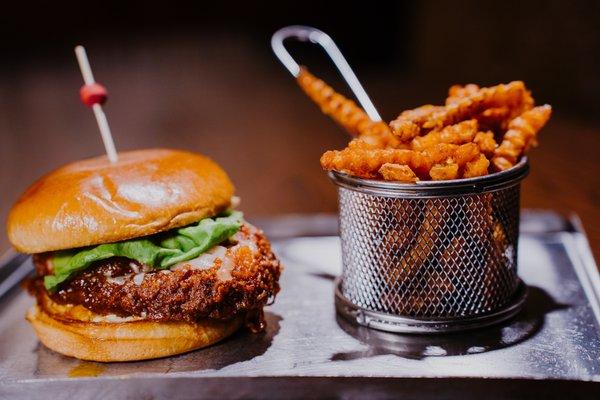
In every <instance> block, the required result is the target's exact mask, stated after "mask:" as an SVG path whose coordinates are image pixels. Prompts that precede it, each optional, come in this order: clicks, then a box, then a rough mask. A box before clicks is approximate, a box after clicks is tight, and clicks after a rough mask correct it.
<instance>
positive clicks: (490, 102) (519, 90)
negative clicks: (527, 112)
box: [421, 81, 531, 129]
mask: <svg viewBox="0 0 600 400" xmlns="http://www.w3.org/2000/svg"><path fill="white" fill-rule="evenodd" d="M530 97H531V96H530V95H529V92H528V91H527V89H526V88H525V84H524V83H523V82H521V81H514V82H510V83H508V84H500V85H496V86H492V87H489V88H481V89H480V90H478V91H476V92H474V93H473V94H469V95H467V96H466V97H464V98H459V99H457V100H456V101H454V102H452V103H450V104H448V105H447V106H445V107H442V108H441V109H440V110H437V111H436V112H434V113H432V114H431V115H430V116H429V118H427V119H426V120H425V121H424V122H423V123H422V125H421V127H422V128H425V129H440V128H443V127H444V126H447V125H453V124H455V123H457V122H459V121H462V120H464V119H467V118H471V117H473V116H475V115H477V114H479V113H481V112H483V111H484V110H486V109H488V108H495V107H503V106H506V107H509V108H511V109H519V110H520V109H521V107H523V106H524V105H525V104H529V102H530V100H529V98H530Z"/></svg>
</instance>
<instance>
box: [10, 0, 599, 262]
mask: <svg viewBox="0 0 600 400" xmlns="http://www.w3.org/2000/svg"><path fill="white" fill-rule="evenodd" d="M599 4H600V3H599V2H597V1H579V2H568V1H543V2H542V1H539V2H524V1H516V0H509V1H501V2H491V1H490V2H482V1H475V0H467V1H447V2H441V1H439V2H438V1H419V2H416V1H415V2H409V1H406V2H389V3H388V2H364V1H363V2H360V3H352V2H339V1H336V2H325V1H320V2H311V1H302V2H287V3H286V2H283V1H280V2H272V3H270V2H239V3H238V2H232V1H230V2H210V3H208V2H198V1H185V2H175V1H170V2H160V3H156V4H155V3H153V2H148V1H144V2H142V1H128V2H123V1H108V0H105V1H103V2H82V1H77V2H68V1H67V2H52V3H47V4H40V5H38V4H31V3H29V2H11V3H10V4H3V6H2V7H3V9H2V13H1V15H0V50H1V53H0V54H2V63H1V65H0V193H1V197H0V224H1V225H2V226H3V225H4V224H5V221H6V213H7V212H8V209H9V208H10V206H11V204H12V203H13V202H14V201H15V200H16V199H17V197H18V196H19V194H20V193H21V192H22V191H23V190H24V189H25V188H26V187H27V186H28V185H29V184H30V183H31V182H32V181H33V180H34V179H36V178H37V177H39V176H40V175H41V174H44V173H46V172H48V171H50V170H51V169H53V168H55V167H57V166H59V165H61V164H63V163H66V162H69V161H72V160H74V159H79V158H83V157H89V156H94V155H99V154H102V153H103V147H102V144H101V141H100V137H99V135H98V132H97V127H96V122H95V120H94V118H93V115H92V113H91V112H90V111H89V110H88V109H86V108H85V107H84V106H83V105H81V103H80V102H79V98H78V93H77V92H78V89H79V87H80V86H81V84H82V78H81V76H80V73H79V70H78V67H77V64H76V61H75V57H74V54H73V47H74V46H75V45H76V44H84V45H85V46H86V47H87V49H88V54H89V56H90V59H91V64H92V68H93V70H94V74H95V76H96V79H97V80H98V81H99V82H101V83H103V84H104V85H105V86H107V87H108V89H109V93H110V100H109V102H108V104H107V106H106V113H107V115H108V118H109V121H110V123H111V126H112V130H113V135H114V138H115V142H116V145H117V147H118V149H120V150H128V149H135V148H143V147H159V146H160V147H162V146H166V147H177V148H184V149H189V150H192V151H197V152H202V153H205V154H207V155H209V156H211V157H213V158H214V159H216V160H217V161H218V162H219V163H221V164H222V165H223V166H224V167H225V168H226V169H227V170H228V172H229V173H230V175H231V177H232V179H233V181H234V182H235V184H236V186H237V191H238V194H239V195H240V196H241V197H242V201H243V209H244V210H245V211H246V213H247V214H249V215H250V216H264V215H274V214H284V213H311V212H335V210H336V207H337V200H336V192H335V188H334V186H333V185H332V184H331V183H330V182H329V181H328V179H327V177H326V175H325V174H324V173H323V172H322V171H321V170H320V167H319V162H318V160H319V156H320V155H321V153H322V152H323V151H324V150H326V149H332V148H341V147H343V146H344V144H345V142H346V141H347V137H346V135H345V133H344V132H343V131H342V130H341V129H339V128H338V127H337V126H336V125H335V124H334V123H333V122H331V121H330V120H329V119H328V118H327V117H325V116H323V115H322V114H321V113H320V112H319V110H318V109H317V108H316V107H315V106H314V105H313V104H312V103H311V102H310V101H309V100H308V99H307V98H306V97H305V96H304V95H303V94H302V92H301V91H300V90H299V89H298V88H297V87H296V85H295V83H294V81H293V79H292V78H291V77H290V76H289V75H288V73H287V71H286V70H284V69H283V67H282V66H281V65H280V64H279V62H278V61H277V60H276V59H275V57H274V56H273V54H272V53H271V49H270V46H269V40H270V36H271V34H272V33H273V32H274V31H275V30H276V29H278V28H280V27H283V26H285V25H289V24H306V25H313V26H316V27H318V28H320V29H322V30H324V31H326V32H328V33H329V34H330V35H331V36H332V37H333V38H334V40H336V42H337V44H338V45H339V46H340V48H341V49H342V51H343V52H344V53H345V55H346V57H347V59H348V60H349V62H350V63H351V65H353V67H354V68H355V72H356V73H357V75H358V76H359V78H360V79H361V81H362V82H363V84H364V86H365V88H366V89H367V91H368V92H369V93H370V95H371V97H372V98H373V100H374V102H375V104H376V105H377V106H378V108H379V110H380V112H381V113H382V115H383V116H384V118H385V119H386V120H390V119H392V118H394V117H395V116H396V114H397V113H398V112H399V111H401V110H403V109H405V108H413V107H416V106H419V105H421V104H423V103H441V102H443V99H444V98H445V95H446V90H447V88H448V87H449V86H450V85H451V84H454V83H468V82H474V83H479V84H483V85H488V84H489V85H491V84H496V83H499V82H507V81H510V80H515V79H522V80H524V81H525V82H526V83H527V84H528V86H529V87H530V88H531V89H532V91H533V94H534V96H535V98H536V99H537V101H538V103H550V104H552V105H553V106H554V109H555V114H554V116H553V119H552V120H551V122H550V124H549V125H548V126H547V127H546V128H545V129H544V130H543V132H542V133H541V137H540V142H541V146H540V148H539V149H537V150H535V152H533V153H532V155H531V162H532V173H531V175H530V177H529V178H528V179H527V180H526V183H525V184H524V191H523V205H524V206H525V207H533V208H550V209H556V210H559V211H561V212H564V213H568V212H570V211H576V212H577V213H579V214H580V215H581V216H582V218H583V222H584V225H585V227H586V229H587V230H588V232H589V234H590V236H591V239H592V246H593V247H594V250H595V254H596V257H598V256H599V255H600V252H599V250H600V248H599V247H598V244H600V226H598V223H599V222H600V212H599V207H598V205H597V204H598V200H599V198H600V196H599V194H600V193H599V187H600V186H599V183H600V178H599V173H600V167H599V163H598V152H599V150H600V146H599V144H600V139H599V137H600V136H599V134H600V101H599V100H598V96H599V93H600V68H599V62H600V59H599V58H600V30H599V29H600V28H599V21H600V6H599ZM290 48H291V49H292V51H293V52H294V54H295V55H296V56H297V58H298V59H299V60H301V61H302V62H303V63H306V64H307V65H309V66H310V67H311V70H313V72H315V73H317V74H318V75H319V76H321V77H323V78H325V79H326V80H328V81H329V82H330V83H331V84H333V85H334V86H335V87H336V88H337V89H339V90H340V91H342V92H344V93H348V91H347V90H346V88H345V86H344V85H343V83H342V82H341V81H340V79H339V78H338V76H337V74H336V71H335V70H334V68H333V66H332V65H331V64H330V63H329V62H328V60H327V59H326V57H325V56H324V55H323V54H322V53H321V51H320V49H318V48H316V47H315V46H311V45H307V44H302V45H294V46H290ZM7 247H8V242H7V240H6V235H5V234H4V233H3V234H1V235H0V250H1V249H4V248H7Z"/></svg>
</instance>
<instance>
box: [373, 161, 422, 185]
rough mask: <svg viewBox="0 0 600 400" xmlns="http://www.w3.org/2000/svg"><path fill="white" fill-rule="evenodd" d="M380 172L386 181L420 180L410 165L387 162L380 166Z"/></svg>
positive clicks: (411, 181) (410, 181)
mask: <svg viewBox="0 0 600 400" xmlns="http://www.w3.org/2000/svg"><path fill="white" fill-rule="evenodd" d="M379 173H380V174H381V176H382V177H383V179H385V180H386V181H396V182H406V183H414V182H416V181H418V180H419V178H417V175H416V174H415V172H414V171H413V170H412V169H411V168H410V167H409V166H408V165H402V164H391V163H386V164H383V165H382V166H381V168H379Z"/></svg>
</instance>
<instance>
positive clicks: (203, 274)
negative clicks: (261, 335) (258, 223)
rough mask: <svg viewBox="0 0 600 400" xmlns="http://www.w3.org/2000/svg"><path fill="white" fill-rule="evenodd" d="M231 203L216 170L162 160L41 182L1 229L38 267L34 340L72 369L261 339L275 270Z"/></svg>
mask: <svg viewBox="0 0 600 400" xmlns="http://www.w3.org/2000/svg"><path fill="white" fill-rule="evenodd" d="M233 195H234V188H233V185H232V183H231V181H230V180H229V177H228V176H227V174H226V173H225V172H224V171H223V170H222V169H221V168H220V167H219V166H218V165H217V164H216V163H215V162H213V161H211V160H210V159H208V158H206V157H204V156H201V155H198V154H193V153H189V152H185V151H177V150H167V149H152V150H139V151H131V152H123V153H120V154H119V160H118V161H117V162H116V163H110V162H108V160H107V158H106V157H97V158H92V159H87V160H83V161H78V162H74V163H71V164H68V165H65V166H63V167H61V168H59V169H57V170H55V171H53V172H51V173H49V174H48V175H46V176H44V177H42V178H41V179H39V180H38V181H37V182H35V183H34V184H33V185H32V186H31V187H30V188H29V189H27V190H26V191H25V193H23V195H22V196H21V198H20V199H19V200H18V201H17V202H16V204H15V205H14V206H13V208H12V209H11V211H10V213H9V216H8V223H7V230H8V236H9V240H10V242H11V243H12V245H13V246H14V247H15V249H16V250H18V251H20V252H23V253H29V254H32V255H33V257H32V259H33V263H34V266H35V276H34V277H32V278H31V279H29V280H28V281H27V282H26V284H25V287H26V288H27V290H28V291H29V293H31V294H32V295H33V296H34V297H35V299H36V304H35V305H34V306H33V307H32V308H31V309H30V310H29V311H28V313H27V317H26V318H27V320H28V321H29V322H30V323H31V325H32V326H33V328H34V330H35V332H36V334H37V336H38V338H39V340H40V341H41V342H42V343H43V344H44V345H45V346H47V347H48V348H50V349H52V350H54V351H56V352H58V353H61V354H64V355H67V356H72V357H76V358H79V359H84V360H93V361H131V360H143V359H151V358H157V357H165V356H170V355H174V354H180V353H184V352H188V351H191V350H194V349H199V348H202V347H205V346H209V345H211V344H213V343H215V342H217V341H220V340H222V339H224V338H226V337H227V336H229V335H231V334H232V333H234V332H235V331H236V330H238V329H239V328H240V327H243V326H245V327H247V328H249V329H250V330H251V331H253V332H258V331H260V330H262V329H264V324H265V323H264V318H263V307H264V306H265V304H267V302H269V301H270V300H271V299H273V298H274V296H275V295H276V294H277V292H278V291H279V286H278V279H279V275H280V271H281V267H280V263H279V261H278V260H277V258H276V257H275V255H274V254H273V252H272V251H271V247H270V244H269V241H268V240H267V238H266V237H265V236H264V234H263V233H262V232H261V231H260V230H258V229H257V228H255V227H254V226H252V225H251V224H249V223H247V222H245V221H244V218H243V215H242V213H241V212H239V211H237V210H236V209H235V206H236V204H235V201H234V200H235V197H234V196H233Z"/></svg>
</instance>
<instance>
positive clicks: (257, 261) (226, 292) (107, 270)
mask: <svg viewBox="0 0 600 400" xmlns="http://www.w3.org/2000/svg"><path fill="white" fill-rule="evenodd" d="M221 245H222V246H224V247H226V248H227V250H224V249H221V250H222V251H223V252H224V253H225V254H224V255H223V254H221V256H220V258H216V260H215V261H214V262H213V263H212V266H209V267H206V266H202V267H201V268H199V267H198V266H197V265H195V264H194V261H195V260H189V261H187V262H183V263H181V264H180V265H178V266H176V267H175V268H171V269H170V270H162V271H157V270H152V269H151V268H149V267H147V266H144V265H142V264H140V263H138V262H137V261H134V260H131V259H127V258H122V257H113V258H110V259H107V260H103V261H98V262H96V263H94V264H93V265H92V266H91V267H90V268H88V269H86V270H85V271H83V272H81V273H80V274H78V275H77V276H75V277H74V278H73V279H71V280H69V281H67V282H65V283H63V284H62V285H61V286H60V287H59V290H57V291H56V292H55V293H50V292H48V291H47V290H46V288H45V287H44V284H43V276H44V275H48V274H50V273H51V262H49V261H50V260H51V256H52V254H51V253H50V254H48V253H44V254H38V255H35V256H34V257H33V261H34V264H35V266H36V271H37V276H36V277H35V278H34V279H32V280H31V281H30V282H29V284H28V289H29V291H30V293H32V294H33V295H34V296H35V297H36V298H37V301H38V305H39V306H40V307H42V308H43V307H44V305H45V304H47V303H48V301H47V300H48V299H50V300H51V301H52V302H54V303H58V304H62V305H81V306H83V307H85V308H86V309H88V310H90V311H92V312H93V313H96V314H99V315H107V314H114V315H117V316H119V317H131V316H133V317H140V318H143V319H145V320H152V321H188V322H194V321H197V320H199V319H202V318H215V319H230V318H233V317H235V316H236V315H240V314H242V313H252V312H259V311H260V310H261V309H262V307H263V306H264V305H265V304H266V303H267V301H268V300H269V298H271V297H273V296H275V295H276V294H277V292H278V291H279V285H278V279H279V275H280V272H281V266H280V264H279V261H278V260H277V258H276V257H275V255H274V254H273V252H272V251H271V246H270V244H269V241H268V240H267V238H266V237H265V236H264V235H263V233H262V232H261V231H259V230H258V229H256V228H255V227H253V226H252V225H250V224H247V223H246V224H244V225H243V226H242V227H241V228H240V230H239V232H238V233H236V234H235V235H234V236H233V237H232V238H230V239H229V240H228V241H227V242H225V243H222V244H221Z"/></svg>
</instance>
